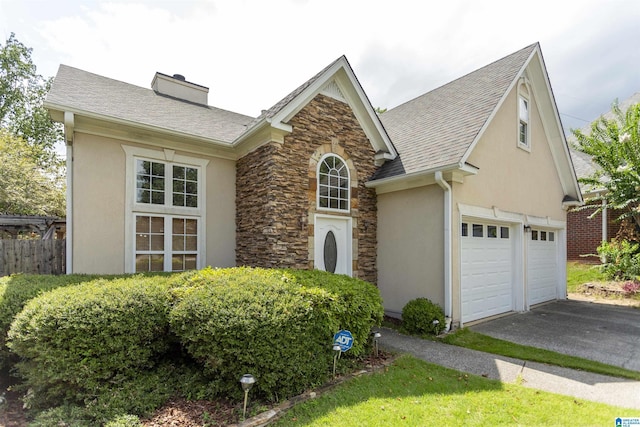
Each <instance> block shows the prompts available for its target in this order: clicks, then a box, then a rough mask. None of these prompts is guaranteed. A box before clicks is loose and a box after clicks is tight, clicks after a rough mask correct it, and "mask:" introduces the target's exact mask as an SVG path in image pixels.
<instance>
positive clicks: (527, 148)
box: [516, 77, 532, 152]
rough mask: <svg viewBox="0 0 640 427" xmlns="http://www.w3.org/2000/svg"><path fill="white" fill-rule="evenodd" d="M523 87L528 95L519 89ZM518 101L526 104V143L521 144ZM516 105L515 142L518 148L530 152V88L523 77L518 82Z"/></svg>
mask: <svg viewBox="0 0 640 427" xmlns="http://www.w3.org/2000/svg"><path fill="white" fill-rule="evenodd" d="M523 86H524V88H525V89H526V91H527V93H528V95H525V94H524V93H523V92H522V91H521V88H522V87H523ZM520 99H524V100H525V101H526V102H527V116H528V117H527V134H526V140H527V143H526V144H523V143H522V142H520ZM516 102H517V105H516V141H517V143H518V148H521V149H523V150H525V151H528V152H531V112H532V108H531V107H532V106H531V86H530V85H529V81H528V79H526V78H525V77H522V78H520V81H519V82H518V97H517V101H516Z"/></svg>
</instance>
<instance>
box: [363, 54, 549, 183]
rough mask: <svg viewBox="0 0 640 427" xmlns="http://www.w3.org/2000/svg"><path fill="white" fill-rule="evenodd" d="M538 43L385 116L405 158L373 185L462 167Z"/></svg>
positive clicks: (389, 165)
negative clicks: (465, 155) (467, 153)
mask: <svg viewBox="0 0 640 427" xmlns="http://www.w3.org/2000/svg"><path fill="white" fill-rule="evenodd" d="M536 46H537V43H535V44H532V45H530V46H527V47H525V48H524V49H521V50H519V51H517V52H515V53H512V54H511V55H508V56H506V57H504V58H502V59H500V60H498V61H495V62H493V63H491V64H489V65H487V66H485V67H482V68H480V69H478V70H476V71H473V72H472V73H469V74H467V75H466V76H464V77H460V78H459V79H457V80H454V81H452V82H450V83H447V84H446V85H444V86H441V87H439V88H437V89H435V90H432V91H430V92H427V93H425V94H424V95H421V96H419V97H417V98H415V99H413V100H411V101H408V102H406V103H404V104H402V105H400V106H398V107H396V108H393V109H391V110H389V111H387V112H385V113H384V114H382V115H381V116H380V118H381V120H382V123H383V125H384V127H385V128H386V130H387V133H388V134H389V136H390V137H391V140H392V141H393V144H394V145H395V147H396V149H397V150H398V153H399V157H398V158H396V159H395V160H393V161H391V162H387V163H386V164H384V165H383V166H382V168H380V169H379V170H378V172H377V173H376V174H375V175H374V177H373V179H374V180H376V179H383V178H389V177H393V176H397V175H403V174H410V173H413V172H419V171H424V170H432V169H437V168H441V167H446V166H450V165H454V164H457V163H459V162H460V161H461V160H462V158H463V156H464V154H465V153H466V152H467V150H468V149H469V147H470V145H471V144H472V143H473V141H474V140H475V138H476V136H477V135H478V133H479V132H480V130H481V129H482V127H483V126H484V124H485V123H486V122H487V120H488V119H489V117H490V116H491V113H492V112H493V111H494V109H495V108H496V107H497V105H498V103H499V102H500V100H501V99H502V97H503V95H504V94H505V93H506V91H507V90H508V88H509V87H510V85H511V84H512V82H513V81H514V79H515V78H516V77H517V76H518V74H519V73H520V71H521V70H522V68H523V66H524V65H525V64H526V62H527V60H528V59H529V57H530V56H531V53H532V52H533V51H534V49H535V48H536Z"/></svg>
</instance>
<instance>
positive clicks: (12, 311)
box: [0, 274, 96, 368]
mask: <svg viewBox="0 0 640 427" xmlns="http://www.w3.org/2000/svg"><path fill="white" fill-rule="evenodd" d="M94 279H96V276H86V275H78V274H74V275H68V276H64V275H63V276H42V275H34V274H14V275H11V276H5V277H0V368H2V367H7V366H9V365H10V364H11V362H15V361H14V360H11V354H10V352H9V349H8V348H7V346H6V340H7V333H8V332H9V327H10V326H11V322H13V319H14V317H15V316H16V315H17V314H18V313H19V312H20V310H22V308H23V307H24V305H25V304H26V303H27V302H28V301H29V300H30V299H32V298H35V297H37V296H38V295H40V294H42V293H44V292H47V291H50V290H52V289H56V288H60V287H65V286H72V285H77V284H79V283H82V282H87V281H90V280H94Z"/></svg>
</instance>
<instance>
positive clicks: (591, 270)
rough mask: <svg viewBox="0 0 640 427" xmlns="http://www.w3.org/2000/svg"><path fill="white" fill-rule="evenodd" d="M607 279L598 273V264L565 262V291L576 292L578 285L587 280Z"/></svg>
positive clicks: (603, 280)
mask: <svg viewBox="0 0 640 427" xmlns="http://www.w3.org/2000/svg"><path fill="white" fill-rule="evenodd" d="M606 280H607V279H606V277H605V276H604V274H602V273H600V269H599V268H598V265H597V264H596V265H593V264H581V263H579V262H568V263H567V292H577V289H578V286H580V285H582V284H583V283H588V282H605V281H606Z"/></svg>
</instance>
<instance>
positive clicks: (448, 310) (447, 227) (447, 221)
mask: <svg viewBox="0 0 640 427" xmlns="http://www.w3.org/2000/svg"><path fill="white" fill-rule="evenodd" d="M435 180H436V182H437V183H438V185H439V186H440V187H441V188H442V189H443V190H444V315H445V319H446V327H445V331H448V330H449V329H451V319H452V318H453V317H452V314H453V313H452V311H453V303H452V299H451V294H452V287H453V285H452V278H451V273H452V271H453V268H452V263H451V213H452V206H451V186H450V185H449V183H447V181H445V180H444V178H443V176H442V172H440V171H438V172H436V174H435Z"/></svg>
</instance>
